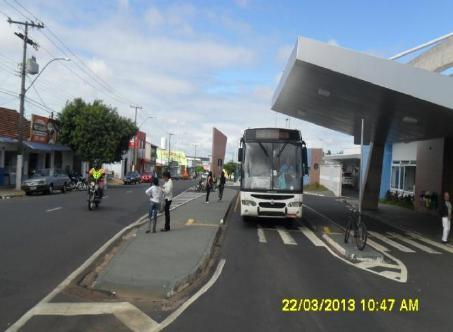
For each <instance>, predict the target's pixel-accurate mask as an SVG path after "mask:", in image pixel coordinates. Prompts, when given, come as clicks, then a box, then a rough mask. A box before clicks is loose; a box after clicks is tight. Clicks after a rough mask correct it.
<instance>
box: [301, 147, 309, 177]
mask: <svg viewBox="0 0 453 332" xmlns="http://www.w3.org/2000/svg"><path fill="white" fill-rule="evenodd" d="M302 165H303V172H304V175H308V157H307V147H306V146H305V142H304V144H303V145H302Z"/></svg>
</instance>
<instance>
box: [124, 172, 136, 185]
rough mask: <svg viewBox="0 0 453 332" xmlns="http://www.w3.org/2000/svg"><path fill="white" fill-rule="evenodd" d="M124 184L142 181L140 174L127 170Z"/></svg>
mask: <svg viewBox="0 0 453 332" xmlns="http://www.w3.org/2000/svg"><path fill="white" fill-rule="evenodd" d="M123 182H124V184H137V183H140V174H138V172H127V174H126V176H125V177H124V178H123Z"/></svg>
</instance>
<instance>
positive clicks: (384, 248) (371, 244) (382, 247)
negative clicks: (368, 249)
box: [367, 239, 389, 252]
mask: <svg viewBox="0 0 453 332" xmlns="http://www.w3.org/2000/svg"><path fill="white" fill-rule="evenodd" d="M367 244H369V245H370V246H372V247H373V248H374V249H376V250H378V251H386V252H387V251H389V249H388V248H386V247H384V246H383V245H381V244H379V243H377V242H374V241H373V240H371V239H367Z"/></svg>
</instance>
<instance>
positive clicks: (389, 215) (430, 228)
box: [348, 200, 442, 241]
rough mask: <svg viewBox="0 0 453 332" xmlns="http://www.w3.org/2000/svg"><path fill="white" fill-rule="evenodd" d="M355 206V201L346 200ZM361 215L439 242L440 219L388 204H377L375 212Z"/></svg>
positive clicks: (440, 233) (365, 212)
mask: <svg viewBox="0 0 453 332" xmlns="http://www.w3.org/2000/svg"><path fill="white" fill-rule="evenodd" d="M348 201H349V202H350V203H351V204H354V205H357V204H358V203H357V201H353V200H348ZM363 214H364V215H365V216H366V217H368V218H371V219H373V220H375V221H378V222H381V223H384V224H387V225H389V226H392V227H395V228H398V229H400V230H402V231H404V232H413V233H419V234H421V235H423V236H425V237H427V238H430V239H432V240H434V241H440V239H441V236H442V222H441V220H440V217H438V216H437V215H432V214H429V213H426V212H418V211H414V210H410V209H407V208H403V207H400V206H395V205H390V204H379V208H378V210H376V211H372V210H364V211H363Z"/></svg>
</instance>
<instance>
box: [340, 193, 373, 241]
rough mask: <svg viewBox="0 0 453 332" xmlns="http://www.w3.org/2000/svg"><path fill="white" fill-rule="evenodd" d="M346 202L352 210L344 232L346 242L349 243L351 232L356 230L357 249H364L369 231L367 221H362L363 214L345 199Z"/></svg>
mask: <svg viewBox="0 0 453 332" xmlns="http://www.w3.org/2000/svg"><path fill="white" fill-rule="evenodd" d="M344 203H345V204H346V206H347V207H348V209H349V211H350V215H349V220H348V224H347V225H346V229H345V233H344V242H345V243H348V240H349V235H350V234H351V231H354V233H353V236H354V240H355V244H356V246H357V249H359V250H363V249H364V248H365V246H366V240H367V238H368V232H367V229H366V225H365V223H364V222H363V221H362V215H361V214H360V213H359V211H358V210H357V209H355V208H354V207H353V206H351V205H349V204H348V203H347V202H346V201H344Z"/></svg>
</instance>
